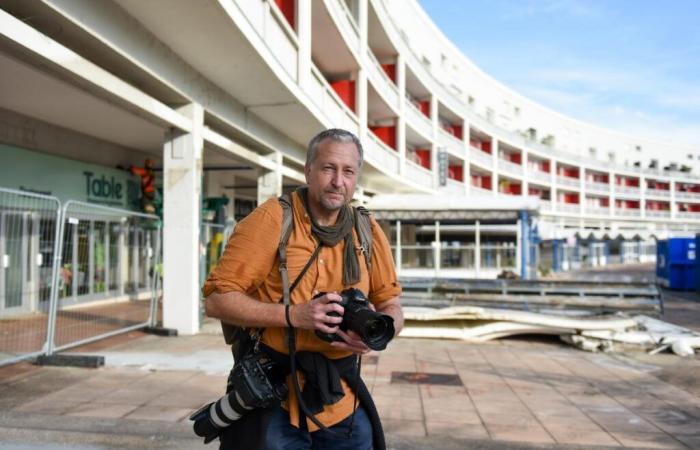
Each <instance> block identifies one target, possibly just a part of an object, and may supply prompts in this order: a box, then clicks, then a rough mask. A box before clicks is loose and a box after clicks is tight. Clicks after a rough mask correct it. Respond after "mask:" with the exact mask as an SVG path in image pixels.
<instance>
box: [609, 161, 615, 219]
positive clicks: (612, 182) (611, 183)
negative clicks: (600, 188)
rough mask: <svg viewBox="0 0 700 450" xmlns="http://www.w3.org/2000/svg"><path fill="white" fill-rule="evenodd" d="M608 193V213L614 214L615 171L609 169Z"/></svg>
mask: <svg viewBox="0 0 700 450" xmlns="http://www.w3.org/2000/svg"><path fill="white" fill-rule="evenodd" d="M608 188H609V189H608V193H609V195H610V215H611V216H614V215H615V173H614V172H613V171H610V173H609V174H608Z"/></svg>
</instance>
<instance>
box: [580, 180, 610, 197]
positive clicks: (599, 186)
mask: <svg viewBox="0 0 700 450" xmlns="http://www.w3.org/2000/svg"><path fill="white" fill-rule="evenodd" d="M585 186H586V191H588V192H598V193H601V194H609V193H610V185H609V184H607V183H598V182H595V181H586V184H585Z"/></svg>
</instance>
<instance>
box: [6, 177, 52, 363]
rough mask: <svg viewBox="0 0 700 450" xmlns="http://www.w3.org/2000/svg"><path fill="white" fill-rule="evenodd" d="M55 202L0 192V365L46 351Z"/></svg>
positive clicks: (11, 192) (43, 196) (26, 193)
mask: <svg viewBox="0 0 700 450" xmlns="http://www.w3.org/2000/svg"><path fill="white" fill-rule="evenodd" d="M60 213H61V203H60V201H59V200H58V199H57V198H56V197H50V196H46V195H39V194H33V193H28V192H23V191H16V190H13V189H5V188H0V365H5V364H11V363H14V362H17V361H21V360H23V359H27V358H31V357H34V356H37V355H39V354H40V353H42V352H43V350H44V349H45V348H46V342H47V339H46V338H47V329H48V317H49V314H48V313H49V309H50V308H49V305H50V300H51V298H52V270H53V269H54V266H56V261H55V260H56V258H55V256H56V255H58V228H59V226H58V224H59V223H60Z"/></svg>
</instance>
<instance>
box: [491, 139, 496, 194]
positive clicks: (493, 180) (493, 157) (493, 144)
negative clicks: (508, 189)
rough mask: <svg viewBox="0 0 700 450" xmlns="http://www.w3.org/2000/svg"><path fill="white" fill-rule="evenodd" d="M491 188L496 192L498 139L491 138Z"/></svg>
mask: <svg viewBox="0 0 700 450" xmlns="http://www.w3.org/2000/svg"><path fill="white" fill-rule="evenodd" d="M491 190H492V191H493V192H498V139H496V138H495V137H494V138H492V139H491Z"/></svg>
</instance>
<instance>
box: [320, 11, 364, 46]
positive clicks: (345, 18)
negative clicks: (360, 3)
mask: <svg viewBox="0 0 700 450" xmlns="http://www.w3.org/2000/svg"><path fill="white" fill-rule="evenodd" d="M325 4H326V5H327V6H328V12H329V13H330V15H331V18H332V19H333V21H334V22H335V23H336V24H337V25H338V29H339V30H340V33H341V34H342V35H343V37H344V39H345V42H346V43H347V44H348V46H349V47H350V48H351V49H352V50H353V51H354V52H355V54H356V55H359V53H360V29H359V27H358V26H357V23H356V22H355V18H354V17H353V16H352V13H351V12H350V10H349V9H348V7H347V5H346V4H345V2H344V1H330V2H325Z"/></svg>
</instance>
